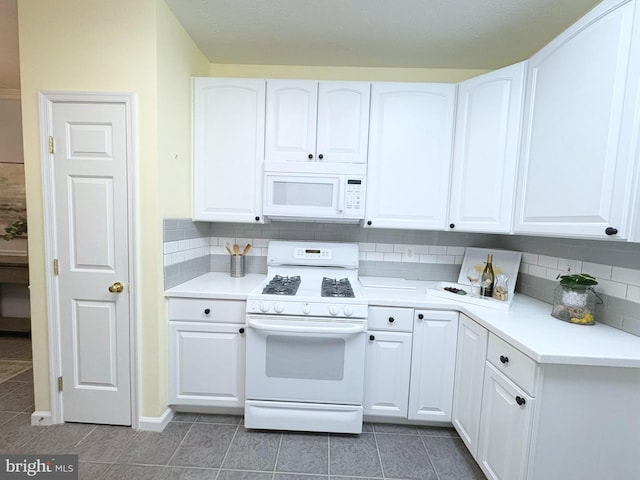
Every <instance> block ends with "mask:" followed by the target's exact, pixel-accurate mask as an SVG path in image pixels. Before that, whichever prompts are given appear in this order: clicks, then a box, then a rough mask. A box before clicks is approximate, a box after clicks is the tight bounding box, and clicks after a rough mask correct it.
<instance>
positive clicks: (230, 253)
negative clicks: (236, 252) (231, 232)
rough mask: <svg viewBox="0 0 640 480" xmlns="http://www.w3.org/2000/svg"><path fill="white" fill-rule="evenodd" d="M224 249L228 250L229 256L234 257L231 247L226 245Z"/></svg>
mask: <svg viewBox="0 0 640 480" xmlns="http://www.w3.org/2000/svg"><path fill="white" fill-rule="evenodd" d="M224 248H225V249H226V250H227V252H228V253H229V255H233V252H232V251H231V249H230V248H229V245H225V246H224Z"/></svg>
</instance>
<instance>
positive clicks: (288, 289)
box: [262, 275, 300, 295]
mask: <svg viewBox="0 0 640 480" xmlns="http://www.w3.org/2000/svg"><path fill="white" fill-rule="evenodd" d="M299 287H300V276H295V277H287V276H282V275H276V276H275V277H273V278H272V279H271V280H270V281H269V283H268V284H267V285H266V286H265V287H264V289H263V290H262V293H263V294H266V295H295V294H296V292H297V291H298V288H299Z"/></svg>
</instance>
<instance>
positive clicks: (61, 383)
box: [58, 377, 64, 392]
mask: <svg viewBox="0 0 640 480" xmlns="http://www.w3.org/2000/svg"><path fill="white" fill-rule="evenodd" d="M63 390H64V380H63V378H62V377H58V391H59V392H61V391H63Z"/></svg>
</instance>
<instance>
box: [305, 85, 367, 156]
mask: <svg viewBox="0 0 640 480" xmlns="http://www.w3.org/2000/svg"><path fill="white" fill-rule="evenodd" d="M370 90H371V84H370V83H369V82H320V84H319V91H318V135H317V147H316V155H317V159H318V161H324V162H342V163H366V162H367V145H368V142H367V141H368V138H369V97H370Z"/></svg>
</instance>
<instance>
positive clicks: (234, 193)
mask: <svg viewBox="0 0 640 480" xmlns="http://www.w3.org/2000/svg"><path fill="white" fill-rule="evenodd" d="M193 88H194V106H193V109H194V110H193V122H194V124H193V128H194V135H193V141H194V152H193V155H194V160H193V218H194V219H195V220H204V221H209V222H213V221H216V222H240V223H256V222H257V223H262V222H263V219H262V181H263V179H262V164H263V161H264V109H265V81H264V80H256V79H234V78H195V79H194V81H193Z"/></svg>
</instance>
